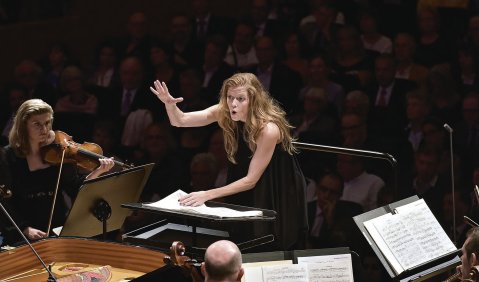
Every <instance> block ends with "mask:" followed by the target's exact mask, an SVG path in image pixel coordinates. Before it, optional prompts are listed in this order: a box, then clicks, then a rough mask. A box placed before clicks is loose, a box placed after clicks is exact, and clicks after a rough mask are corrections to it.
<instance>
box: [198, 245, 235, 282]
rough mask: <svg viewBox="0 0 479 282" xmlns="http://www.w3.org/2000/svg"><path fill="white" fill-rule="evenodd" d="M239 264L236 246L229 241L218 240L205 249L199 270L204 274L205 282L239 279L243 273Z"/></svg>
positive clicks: (230, 281)
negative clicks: (203, 259)
mask: <svg viewBox="0 0 479 282" xmlns="http://www.w3.org/2000/svg"><path fill="white" fill-rule="evenodd" d="M241 265H242V258H241V251H240V250H239V249H238V246H236V244H235V243H233V242H231V241H227V240H220V241H217V242H215V243H213V244H211V245H210V246H209V247H208V248H207V249H206V252H205V261H204V262H203V263H202V265H201V272H202V273H203V275H204V276H205V282H219V281H221V282H233V281H241V277H243V274H244V269H243V267H242V266H241Z"/></svg>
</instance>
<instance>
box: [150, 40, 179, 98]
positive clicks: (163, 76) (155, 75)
mask: <svg viewBox="0 0 479 282" xmlns="http://www.w3.org/2000/svg"><path fill="white" fill-rule="evenodd" d="M148 67H149V70H148V77H149V79H148V81H151V80H157V79H158V80H160V81H164V82H165V83H166V84H167V85H168V89H170V91H172V93H177V92H178V91H179V88H180V69H181V67H179V66H177V65H176V64H175V62H174V54H173V49H172V47H171V46H169V45H168V44H165V43H163V42H160V41H158V42H155V43H154V44H153V45H152V46H151V49H150V60H149V66H148ZM173 91H175V92H173Z"/></svg>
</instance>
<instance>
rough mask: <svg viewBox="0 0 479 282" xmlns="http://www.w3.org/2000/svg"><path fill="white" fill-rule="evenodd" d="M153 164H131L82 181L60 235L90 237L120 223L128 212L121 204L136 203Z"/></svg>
mask: <svg viewBox="0 0 479 282" xmlns="http://www.w3.org/2000/svg"><path fill="white" fill-rule="evenodd" d="M153 166H154V164H152V163H151V164H146V165H142V166H137V167H133V168H130V169H127V170H123V171H120V172H115V173H112V174H108V175H104V176H101V177H98V178H96V179H93V180H89V181H85V182H84V183H83V185H82V187H81V188H80V191H79V192H78V195H77V197H76V199H75V201H74V203H73V205H72V208H71V210H70V213H69V214H68V217H67V220H66V221H65V224H64V225H63V227H61V230H60V232H58V229H57V228H55V229H54V232H55V231H57V232H55V233H56V234H59V236H75V237H87V238H89V237H93V236H97V235H100V234H103V237H104V238H105V237H106V233H107V232H110V231H114V230H118V229H120V228H121V226H122V225H123V222H124V221H125V218H126V217H127V216H128V215H130V214H131V211H130V210H128V209H124V208H122V207H121V204H124V203H131V202H138V200H139V199H140V195H141V193H142V191H143V187H144V186H145V184H146V181H147V180H148V178H149V176H150V173H151V170H152V169H153Z"/></svg>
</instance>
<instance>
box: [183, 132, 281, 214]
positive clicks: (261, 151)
mask: <svg viewBox="0 0 479 282" xmlns="http://www.w3.org/2000/svg"><path fill="white" fill-rule="evenodd" d="M279 138H280V131H279V128H278V126H276V125H275V124H274V123H268V124H266V125H265V126H264V128H263V129H262V130H261V133H260V135H259V136H258V140H257V147H256V151H255V152H254V154H253V158H252V159H251V162H250V164H249V168H248V174H247V175H246V176H245V177H243V178H240V179H238V180H237V181H235V182H232V183H230V184H228V185H226V186H223V187H220V188H216V189H211V190H207V191H200V192H193V193H190V194H188V195H186V196H184V197H183V198H181V199H180V204H182V205H186V206H199V205H202V204H203V203H204V202H206V201H208V200H211V199H215V198H221V197H225V196H229V195H233V194H236V193H240V192H243V191H246V190H249V189H251V188H253V187H254V186H255V185H256V183H257V182H258V180H259V179H260V177H261V175H263V172H264V170H265V169H266V167H267V166H268V164H269V162H270V161H271V158H272V156H273V152H274V148H275V147H276V143H277V142H278V140H279Z"/></svg>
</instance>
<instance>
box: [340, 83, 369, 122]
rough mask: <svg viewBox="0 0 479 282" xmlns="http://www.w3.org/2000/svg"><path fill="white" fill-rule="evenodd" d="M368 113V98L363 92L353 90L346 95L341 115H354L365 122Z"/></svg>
mask: <svg viewBox="0 0 479 282" xmlns="http://www.w3.org/2000/svg"><path fill="white" fill-rule="evenodd" d="M368 113H369V96H368V94H366V93H365V92H363V91H360V90H354V91H351V92H349V93H348V94H346V98H344V108H343V112H342V113H341V114H355V115H358V116H359V117H360V118H361V119H363V120H366V119H367V118H368Z"/></svg>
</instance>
